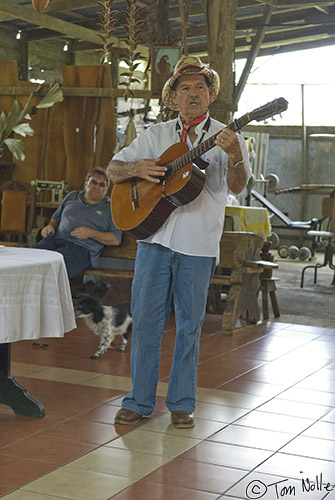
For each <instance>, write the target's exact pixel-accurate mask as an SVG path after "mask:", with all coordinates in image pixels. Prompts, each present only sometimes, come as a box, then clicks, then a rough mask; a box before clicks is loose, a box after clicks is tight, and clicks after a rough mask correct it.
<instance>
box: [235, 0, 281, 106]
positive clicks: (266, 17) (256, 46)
mask: <svg viewBox="0 0 335 500" xmlns="http://www.w3.org/2000/svg"><path fill="white" fill-rule="evenodd" d="M272 11H273V7H272V6H271V5H267V6H266V7H265V9H264V14H263V17H262V25H263V26H262V27H261V28H259V29H258V31H257V35H256V36H255V39H254V41H253V44H252V47H251V51H250V54H249V55H248V59H247V61H246V63H245V66H244V68H243V71H242V75H241V77H240V80H239V82H238V84H237V86H236V89H235V95H234V103H235V105H237V104H238V102H239V100H240V97H241V95H242V92H243V90H244V87H245V84H246V83H247V80H248V77H249V74H250V71H251V69H252V67H253V64H254V62H255V59H256V57H257V56H258V53H259V50H260V48H261V44H262V41H263V39H264V35H265V29H266V25H267V24H268V22H269V21H270V19H271V15H272Z"/></svg>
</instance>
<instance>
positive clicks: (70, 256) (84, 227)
mask: <svg viewBox="0 0 335 500" xmlns="http://www.w3.org/2000/svg"><path fill="white" fill-rule="evenodd" d="M108 186H109V179H108V177H107V175H106V171H105V170H104V169H103V168H100V167H95V168H93V170H91V171H90V172H88V174H87V175H86V179H85V186H84V190H83V191H71V192H70V193H69V194H67V195H66V196H65V198H64V200H63V201H62V203H61V205H60V206H59V207H58V209H57V210H56V212H55V213H54V214H53V216H52V218H51V220H50V222H49V223H48V224H47V225H46V226H45V227H44V228H43V229H42V231H41V235H42V237H43V238H42V239H41V240H40V241H39V242H38V243H36V244H35V245H34V248H43V249H46V250H55V251H56V252H59V253H61V254H62V255H63V257H64V261H65V266H66V269H67V273H68V276H69V278H74V277H75V276H76V275H77V274H79V273H81V272H82V271H84V270H85V269H90V268H92V267H94V263H95V259H96V258H97V257H98V256H99V255H100V254H101V252H102V249H103V246H104V245H116V246H117V245H119V244H120V242H121V231H120V230H119V229H117V228H116V227H115V225H114V223H113V219H112V215H111V208H110V198H109V197H108V196H106V193H107V190H108Z"/></svg>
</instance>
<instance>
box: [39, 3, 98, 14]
mask: <svg viewBox="0 0 335 500" xmlns="http://www.w3.org/2000/svg"><path fill="white" fill-rule="evenodd" d="M96 6H97V2H96V0H95V1H94V0H52V2H50V3H49V5H48V7H47V8H46V9H45V10H44V11H42V12H44V13H45V14H51V13H52V12H66V11H68V10H75V9H85V8H88V7H96Z"/></svg>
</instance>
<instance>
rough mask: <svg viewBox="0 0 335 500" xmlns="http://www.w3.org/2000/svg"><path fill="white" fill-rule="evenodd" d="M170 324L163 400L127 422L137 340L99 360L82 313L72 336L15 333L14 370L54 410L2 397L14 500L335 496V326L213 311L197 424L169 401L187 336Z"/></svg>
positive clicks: (1, 447) (1, 442)
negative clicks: (224, 323)
mask: <svg viewBox="0 0 335 500" xmlns="http://www.w3.org/2000/svg"><path fill="white" fill-rule="evenodd" d="M174 335H175V330H174V323H173V319H171V320H170V322H169V324H168V325H167V328H166V332H165V337H164V341H163V347H162V363H161V373H160V383H159V387H158V394H159V396H158V399H157V406H156V409H155V413H154V414H153V415H152V416H151V418H147V419H143V420H142V421H141V422H140V423H139V424H137V425H135V426H130V427H127V426H120V425H116V426H115V425H114V416H115V413H116V411H117V410H118V408H119V407H120V405H121V400H122V397H123V395H124V394H125V393H126V392H127V391H128V390H129V388H130V378H129V376H130V368H129V357H130V346H128V347H127V350H126V352H125V353H118V352H116V351H108V353H106V354H105V355H104V356H103V357H102V358H101V359H100V360H91V359H90V355H91V354H92V353H94V352H95V349H96V346H97V338H96V337H94V336H93V335H92V334H91V333H90V332H89V331H88V329H87V328H86V326H85V325H84V324H83V322H82V320H79V321H78V328H77V329H76V330H75V331H73V332H71V333H69V334H66V336H65V338H64V339H50V340H47V341H46V342H45V344H47V345H44V346H42V345H36V344H34V343H33V342H30V341H27V342H19V343H15V344H13V346H12V375H15V376H16V378H17V379H18V380H19V382H20V383H21V384H22V385H23V386H24V387H26V388H27V390H28V391H29V393H30V394H31V395H32V396H34V397H35V398H37V399H38V400H39V401H40V402H41V403H42V404H43V405H44V407H45V411H46V415H45V417H44V418H41V419H33V418H28V417H19V416H15V415H14V413H13V412H12V410H11V409H10V408H8V407H7V406H4V405H1V406H0V496H1V498H6V499H8V500H52V499H53V500H55V499H57V498H58V499H63V500H107V499H110V498H115V499H117V500H138V499H140V498H143V499H146V500H183V499H185V500H186V499H187V500H189V499H191V500H214V499H250V498H252V499H257V498H263V499H265V500H274V499H277V498H283V497H294V498H295V499H298V500H321V499H324V498H327V499H329V500H333V499H335V497H334V495H335V491H334V483H335V410H334V407H335V384H334V380H335V362H334V353H335V325H334V329H331V328H319V327H315V326H307V325H306V326H305V325H294V324H289V323H282V322H281V323H280V322H272V321H270V322H263V323H259V324H258V325H255V326H249V327H246V328H243V329H240V330H238V331H237V332H236V333H235V335H234V336H224V335H222V332H221V321H220V317H219V316H207V317H206V320H205V324H204V329H203V335H202V340H201V352H200V365H199V379H198V386H199V388H198V398H197V400H198V401H197V409H196V412H195V416H196V426H195V428H194V429H188V430H178V429H175V428H173V427H172V426H171V425H170V417H169V413H168V411H167V408H166V407H165V404H164V395H165V394H166V389H167V381H168V374H169V369H170V364H171V359H172V349H173V341H174Z"/></svg>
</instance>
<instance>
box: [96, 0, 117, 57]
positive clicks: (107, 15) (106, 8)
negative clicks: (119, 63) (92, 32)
mask: <svg viewBox="0 0 335 500" xmlns="http://www.w3.org/2000/svg"><path fill="white" fill-rule="evenodd" d="M114 1H115V0H103V1H98V2H97V3H98V4H99V5H100V7H101V10H102V12H98V14H99V16H100V18H101V22H100V23H98V26H99V28H100V29H101V33H98V35H99V36H100V38H102V41H103V48H102V49H97V52H99V53H101V54H102V56H101V60H100V63H101V64H104V63H106V62H107V61H108V56H109V53H110V51H111V48H112V46H113V44H114V42H111V38H112V35H113V33H114V26H115V23H116V14H117V12H118V11H117V10H111V9H112V5H113V3H114Z"/></svg>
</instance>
